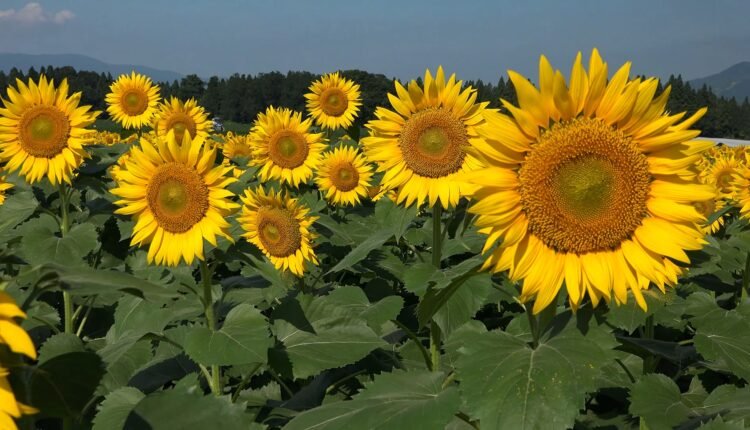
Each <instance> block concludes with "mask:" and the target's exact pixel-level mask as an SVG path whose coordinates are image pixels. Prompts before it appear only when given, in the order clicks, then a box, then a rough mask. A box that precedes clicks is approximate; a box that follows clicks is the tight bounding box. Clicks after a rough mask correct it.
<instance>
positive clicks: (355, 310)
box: [328, 287, 404, 334]
mask: <svg viewBox="0 0 750 430" xmlns="http://www.w3.org/2000/svg"><path fill="white" fill-rule="evenodd" d="M328 303H329V304H331V305H333V306H337V307H338V308H339V309H340V310H341V312H342V313H343V314H346V315H356V316H358V317H359V318H361V319H363V320H365V321H367V325H369V326H370V328H371V329H373V330H374V331H375V332H376V333H378V334H381V327H382V325H383V324H384V323H385V322H386V321H389V320H392V319H394V318H396V317H397V316H398V314H399V312H401V308H402V307H403V305H404V299H402V298H401V297H399V296H388V297H385V298H383V299H381V300H379V301H377V302H375V303H370V301H369V300H368V299H367V296H366V295H365V292H364V291H362V289H361V288H358V287H339V288H337V289H335V290H334V291H332V292H331V293H330V294H328Z"/></svg>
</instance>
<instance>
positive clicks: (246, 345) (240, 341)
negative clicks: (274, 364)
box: [184, 304, 273, 366]
mask: <svg viewBox="0 0 750 430" xmlns="http://www.w3.org/2000/svg"><path fill="white" fill-rule="evenodd" d="M272 344H273V343H272V339H271V334H270V333H269V331H268V321H267V320H266V317H265V316H263V314H261V313H260V311H259V310H257V309H256V308H255V307H253V306H252V305H248V304H241V305H239V306H237V307H235V308H233V309H232V310H231V311H229V314H228V315H227V318H226V320H225V321H224V325H223V326H222V327H221V329H220V330H217V331H215V332H212V331H211V330H209V329H208V328H206V327H193V328H191V329H190V331H189V332H188V334H187V337H186V339H185V345H184V347H185V352H186V353H187V354H188V355H189V356H190V358H192V359H193V360H195V361H197V362H198V363H201V364H206V365H214V364H216V365H222V366H231V365H238V364H248V363H265V362H266V361H267V357H268V354H267V352H268V348H270V347H271V345H272Z"/></svg>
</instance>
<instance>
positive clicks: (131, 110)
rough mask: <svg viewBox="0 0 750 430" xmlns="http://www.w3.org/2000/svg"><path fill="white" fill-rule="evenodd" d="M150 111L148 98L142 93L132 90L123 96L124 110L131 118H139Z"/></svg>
mask: <svg viewBox="0 0 750 430" xmlns="http://www.w3.org/2000/svg"><path fill="white" fill-rule="evenodd" d="M146 109H148V97H147V96H146V94H144V93H143V92H142V91H138V90H130V91H128V92H126V93H125V94H124V95H123V96H122V110H123V111H124V112H125V113H126V114H128V115H129V116H137V115H140V114H142V113H143V112H146Z"/></svg>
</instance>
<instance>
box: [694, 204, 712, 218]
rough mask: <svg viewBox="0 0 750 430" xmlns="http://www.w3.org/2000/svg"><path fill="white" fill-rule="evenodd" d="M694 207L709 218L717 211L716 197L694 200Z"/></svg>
mask: <svg viewBox="0 0 750 430" xmlns="http://www.w3.org/2000/svg"><path fill="white" fill-rule="evenodd" d="M693 207H694V208H695V210H696V211H698V213H699V214H701V215H703V216H705V217H706V218H708V217H710V216H711V215H713V214H714V212H716V201H715V200H714V199H710V200H702V201H698V202H693Z"/></svg>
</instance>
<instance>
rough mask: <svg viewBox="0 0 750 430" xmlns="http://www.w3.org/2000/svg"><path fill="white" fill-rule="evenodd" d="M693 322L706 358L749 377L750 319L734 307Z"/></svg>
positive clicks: (735, 372) (746, 377)
mask: <svg viewBox="0 0 750 430" xmlns="http://www.w3.org/2000/svg"><path fill="white" fill-rule="evenodd" d="M716 307H717V308H718V306H716ZM691 322H692V321H691ZM694 325H695V326H696V328H697V331H696V333H695V338H694V342H695V348H696V349H697V350H698V352H699V353H700V354H701V355H702V356H703V357H704V358H706V359H707V360H713V361H716V362H718V364H720V365H725V366H726V367H727V368H728V369H729V370H731V371H732V372H733V373H734V374H735V375H737V376H739V377H741V378H743V379H745V380H747V381H750V321H748V319H747V318H746V317H745V316H743V315H741V314H740V313H739V312H737V311H736V310H732V311H723V312H718V313H715V314H713V316H712V317H705V316H704V317H702V319H701V320H700V322H699V323H698V322H697V321H696V323H695V324H694Z"/></svg>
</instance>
